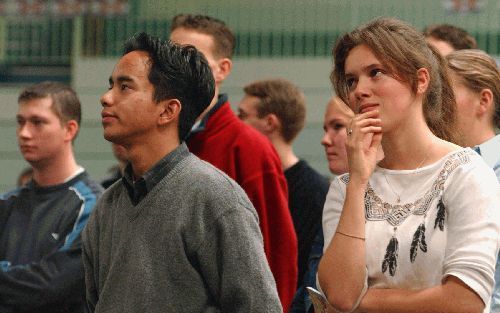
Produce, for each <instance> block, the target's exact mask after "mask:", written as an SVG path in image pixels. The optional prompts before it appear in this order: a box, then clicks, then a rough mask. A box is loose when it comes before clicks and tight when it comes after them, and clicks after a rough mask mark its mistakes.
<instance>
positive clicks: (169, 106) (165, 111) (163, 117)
mask: <svg viewBox="0 0 500 313" xmlns="http://www.w3.org/2000/svg"><path fill="white" fill-rule="evenodd" d="M158 105H159V106H160V107H161V112H160V117H159V119H158V124H159V125H166V124H168V123H170V122H171V121H172V120H174V119H177V118H178V117H179V115H180V114H181V109H182V105H181V102H180V101H179V100H178V99H166V100H162V101H160V103H158Z"/></svg>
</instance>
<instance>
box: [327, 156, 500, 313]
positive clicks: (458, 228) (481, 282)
mask: <svg viewBox="0 0 500 313" xmlns="http://www.w3.org/2000/svg"><path fill="white" fill-rule="evenodd" d="M384 175H385V176H384ZM348 181H349V175H348V174H345V175H341V176H339V177H337V178H336V179H335V180H334V181H333V182H332V184H331V186H330V190H329V192H328V195H327V198H326V202H325V207H324V211H323V232H324V238H325V245H324V249H325V250H326V248H327V247H328V245H329V244H330V241H331V239H332V237H333V235H334V234H335V230H336V228H337V224H338V221H339V218H340V214H341V211H342V206H343V203H344V199H345V192H346V185H347V183H348ZM395 191H396V192H395ZM396 193H398V195H396ZM397 196H399V197H400V198H401V201H400V203H397ZM365 218H366V227H365V232H366V234H365V235H366V266H367V269H368V286H369V287H370V288H398V289H421V288H428V287H432V286H436V285H438V284H440V283H441V282H442V280H443V279H444V278H445V277H446V276H448V275H453V276H455V277H457V278H459V279H460V280H462V281H463V282H464V283H465V284H467V285H468V286H469V287H470V288H471V289H472V290H474V291H475V292H476V293H477V294H478V295H479V296H480V297H481V299H482V300H483V302H485V305H486V306H487V307H488V302H489V299H490V297H491V293H492V289H493V282H494V272H495V258H496V255H497V254H498V249H499V246H500V245H499V242H500V241H499V236H500V186H499V184H498V181H497V179H496V177H495V174H494V172H493V171H492V170H491V168H489V167H488V166H487V165H486V163H485V162H484V161H483V160H482V159H481V157H480V156H479V155H478V154H477V153H475V152H474V151H473V150H471V149H469V148H464V149H460V150H457V151H454V152H451V153H449V154H448V155H446V156H445V157H443V158H442V159H441V160H439V161H438V162H436V163H434V164H431V165H428V166H425V167H422V168H420V169H417V170H388V169H383V168H380V167H376V168H375V171H374V173H373V174H372V176H371V177H370V181H369V186H368V188H367V191H366V194H365ZM485 312H486V310H485Z"/></svg>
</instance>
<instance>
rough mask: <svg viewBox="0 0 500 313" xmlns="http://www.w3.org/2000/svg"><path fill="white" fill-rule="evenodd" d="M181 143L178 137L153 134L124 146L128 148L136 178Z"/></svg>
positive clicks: (129, 158)
mask: <svg viewBox="0 0 500 313" xmlns="http://www.w3.org/2000/svg"><path fill="white" fill-rule="evenodd" d="M179 145H180V141H179V139H178V138H175V139H174V138H168V137H167V136H156V138H154V137H153V136H152V137H150V138H148V140H142V142H139V143H136V144H131V145H126V144H124V145H123V146H124V147H125V148H126V149H127V156H128V160H129V162H130V163H131V165H132V170H133V172H134V178H139V177H141V176H142V175H144V174H145V173H146V172H147V171H148V170H149V169H151V168H152V167H153V166H154V165H155V164H156V163H158V161H160V160H161V159H162V158H163V157H164V156H166V155H167V154H169V153H170V152H172V151H174V150H175V149H176V148H177V147H178V146H179Z"/></svg>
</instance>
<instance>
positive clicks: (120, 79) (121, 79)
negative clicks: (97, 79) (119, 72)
mask: <svg viewBox="0 0 500 313" xmlns="http://www.w3.org/2000/svg"><path fill="white" fill-rule="evenodd" d="M116 81H117V82H118V83H122V82H133V81H134V80H133V79H132V77H130V76H126V75H123V76H118V77H117V78H116ZM113 83H114V80H113V77H111V76H110V77H109V84H110V85H112V84H113Z"/></svg>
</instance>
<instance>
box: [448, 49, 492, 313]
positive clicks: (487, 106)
mask: <svg viewBox="0 0 500 313" xmlns="http://www.w3.org/2000/svg"><path fill="white" fill-rule="evenodd" d="M446 59H447V60H448V64H449V67H450V69H451V71H450V74H451V82H452V87H453V92H454V93H455V99H456V101H457V126H458V129H459V131H460V133H461V135H462V137H463V140H464V144H465V145H466V146H467V147H472V148H474V150H476V152H478V153H479V154H480V155H481V156H482V157H483V159H484V161H485V162H486V163H487V164H488V166H490V167H492V168H493V170H494V171H495V174H496V175H497V179H498V181H499V182H500V135H495V127H496V128H497V129H498V128H500V73H499V71H498V65H497V63H496V62H495V60H494V59H493V58H492V57H491V56H489V55H488V54H486V53H485V52H483V51H481V50H458V51H455V52H452V53H450V54H448V55H447V56H446ZM491 312H500V259H498V258H497V264H496V270H495V289H494V290H493V297H492V301H491Z"/></svg>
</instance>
